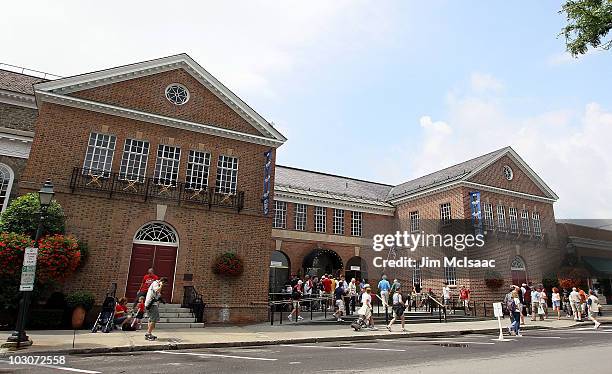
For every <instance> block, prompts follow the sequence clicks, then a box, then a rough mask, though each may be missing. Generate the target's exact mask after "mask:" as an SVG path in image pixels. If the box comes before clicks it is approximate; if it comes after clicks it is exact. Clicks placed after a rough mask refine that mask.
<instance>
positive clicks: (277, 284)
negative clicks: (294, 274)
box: [269, 251, 291, 293]
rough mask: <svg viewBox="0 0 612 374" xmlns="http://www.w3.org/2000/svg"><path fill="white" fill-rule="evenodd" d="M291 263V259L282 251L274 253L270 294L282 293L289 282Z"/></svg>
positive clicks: (271, 262) (271, 264)
mask: <svg viewBox="0 0 612 374" xmlns="http://www.w3.org/2000/svg"><path fill="white" fill-rule="evenodd" d="M289 269H291V262H289V257H287V255H286V254H284V253H283V252H281V251H273V252H272V255H271V256H270V286H269V288H270V292H271V293H274V292H281V291H282V289H283V287H284V286H285V284H286V283H287V282H288V281H289Z"/></svg>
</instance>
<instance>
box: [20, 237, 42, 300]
mask: <svg viewBox="0 0 612 374" xmlns="http://www.w3.org/2000/svg"><path fill="white" fill-rule="evenodd" d="M37 256H38V248H33V247H28V248H26V249H25V253H24V255H23V266H22V268H21V284H20V285H19V291H33V290H34V279H35V278H36V258H37Z"/></svg>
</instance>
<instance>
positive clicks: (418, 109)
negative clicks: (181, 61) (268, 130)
mask: <svg viewBox="0 0 612 374" xmlns="http://www.w3.org/2000/svg"><path fill="white" fill-rule="evenodd" d="M560 7H561V2H560V1H537V2H536V1H516V2H491V1H469V2H466V1H462V2H458V1H435V2H417V1H397V2H393V1H345V0H340V1H312V2H291V1H282V2H274V1H242V2H229V1H228V2H193V3H180V4H179V3H172V4H170V3H168V2H157V1H150V2H147V7H144V6H143V5H141V4H132V3H126V2H114V1H107V2H100V3H96V4H95V5H91V4H88V5H85V4H81V2H78V1H63V2H52V3H47V2H29V1H23V2H11V3H9V4H5V5H4V7H3V9H4V10H5V11H6V14H16V15H17V14H18V15H19V16H15V17H9V18H4V19H3V23H6V25H5V27H3V29H4V30H7V31H6V32H3V33H2V35H0V43H1V45H2V46H3V47H2V53H1V54H0V62H5V63H11V64H16V65H21V66H26V67H30V68H34V69H39V70H43V71H48V72H51V73H55V74H60V75H64V76H67V75H73V74H78V73H83V72H87V71H91V70H95V69H101V68H107V67H112V66H116V65H120V64H126V63H131V62H136V61H141V60H145V59H150V58H155V57H160V56H165V55H170V54H174V53H179V52H187V53H189V54H190V55H191V56H192V57H193V58H194V59H196V60H197V61H199V62H200V63H201V64H202V65H203V66H204V67H205V68H207V69H208V70H209V71H210V72H211V73H213V75H215V76H216V77H218V78H219V79H220V80H221V81H223V82H224V83H225V84H226V85H227V86H229V87H230V88H231V89H232V90H234V91H235V92H236V93H238V94H239V95H240V96H241V97H242V98H243V99H244V100H245V101H247V102H248V103H249V104H250V105H251V106H253V107H254V108H255V109H256V110H257V111H259V112H260V113H261V114H262V115H264V117H266V118H267V119H268V120H270V121H274V122H275V124H276V125H277V127H278V128H279V129H280V130H281V131H282V132H283V133H284V134H285V135H286V136H287V137H288V138H289V140H288V141H287V143H286V144H285V145H283V146H282V147H281V148H280V149H279V152H278V162H279V163H281V164H285V165H291V166H296V167H302V168H307V169H313V170H320V171H324V172H329V173H335V174H341V175H347V176H353V177H356V178H362V179H370V180H374V181H380V182H386V183H400V182H402V181H405V180H407V179H410V178H414V177H418V176H420V175H422V174H423V173H427V172H431V171H434V170H436V169H438V168H441V167H444V166H449V165H451V164H453V163H457V162H460V161H463V160H465V159H468V158H471V157H475V156H477V155H479V154H482V153H485V152H488V151H491V150H493V149H496V148H500V147H502V146H506V145H511V146H513V147H514V148H515V150H516V151H517V152H518V153H519V154H520V155H522V156H523V158H524V159H525V160H526V161H527V162H528V163H529V164H530V165H531V166H532V167H533V169H535V171H536V172H538V173H539V174H540V176H541V177H542V178H543V179H544V180H545V181H546V182H547V183H548V184H549V185H550V187H551V188H552V189H553V190H555V191H556V192H557V193H558V195H559V196H560V200H559V202H558V203H557V204H556V214H557V216H558V217H560V218H610V217H612V199H611V198H610V197H611V196H612V187H611V186H612V155H611V153H610V151H609V147H610V142H611V141H612V98H611V97H612V96H611V95H610V92H611V89H610V87H612V51H608V52H592V53H589V54H587V55H586V56H583V57H581V58H580V59H578V60H575V59H572V58H571V57H569V56H568V55H567V54H566V53H565V52H564V41H563V39H562V38H558V37H557V34H558V33H559V31H560V29H561V27H562V26H563V24H564V19H563V16H562V15H560V14H558V10H559V9H560ZM24 14H27V15H28V16H27V17H25V18H24V16H23V15H24ZM24 19H27V20H28V21H27V22H24Z"/></svg>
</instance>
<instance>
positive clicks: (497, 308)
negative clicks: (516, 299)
mask: <svg viewBox="0 0 612 374" xmlns="http://www.w3.org/2000/svg"><path fill="white" fill-rule="evenodd" d="M493 315H494V316H495V317H503V316H504V312H503V311H502V304H501V303H493Z"/></svg>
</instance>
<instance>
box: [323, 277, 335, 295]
mask: <svg viewBox="0 0 612 374" xmlns="http://www.w3.org/2000/svg"><path fill="white" fill-rule="evenodd" d="M321 283H323V290H324V291H325V293H326V294H331V293H332V281H331V279H330V277H329V276H327V277H326V276H323V279H322V280H321Z"/></svg>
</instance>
